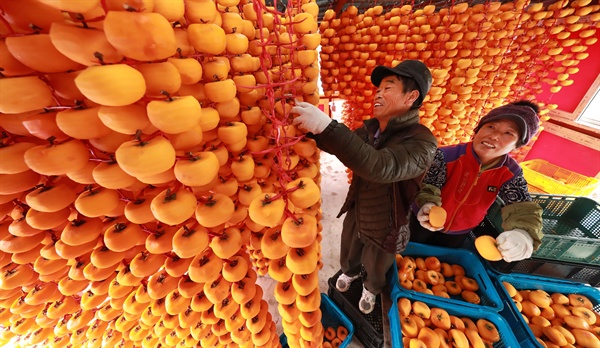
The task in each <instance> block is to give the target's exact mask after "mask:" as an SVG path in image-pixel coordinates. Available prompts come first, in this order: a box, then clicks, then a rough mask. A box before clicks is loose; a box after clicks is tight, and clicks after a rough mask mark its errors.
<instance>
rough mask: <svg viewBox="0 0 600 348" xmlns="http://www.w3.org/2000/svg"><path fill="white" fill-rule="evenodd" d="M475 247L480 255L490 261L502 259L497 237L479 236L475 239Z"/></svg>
mask: <svg viewBox="0 0 600 348" xmlns="http://www.w3.org/2000/svg"><path fill="white" fill-rule="evenodd" d="M475 248H476V249H477V252H479V255H481V257H483V258H484V259H486V260H489V261H500V260H502V254H501V253H500V251H499V250H498V247H497V246H496V238H494V237H492V236H488V235H484V236H479V237H477V239H475Z"/></svg>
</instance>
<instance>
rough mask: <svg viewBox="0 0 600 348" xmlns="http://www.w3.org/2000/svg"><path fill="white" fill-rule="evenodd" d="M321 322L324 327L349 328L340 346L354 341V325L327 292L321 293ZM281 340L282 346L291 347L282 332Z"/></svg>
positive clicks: (343, 346) (342, 347)
mask: <svg viewBox="0 0 600 348" xmlns="http://www.w3.org/2000/svg"><path fill="white" fill-rule="evenodd" d="M320 308H321V314H322V317H321V323H322V324H323V329H326V328H327V327H333V328H337V327H338V326H343V327H345V328H346V329H348V336H347V337H346V339H345V340H344V341H343V342H342V343H341V344H340V346H339V347H340V348H345V347H346V346H348V344H350V342H352V337H353V336H354V325H353V324H352V322H351V321H350V319H348V317H347V316H346V315H345V314H344V313H343V312H342V311H341V310H340V309H339V308H338V306H336V304H335V303H334V302H333V301H332V300H331V299H330V298H329V296H327V295H326V294H323V293H321V307H320ZM279 342H281V346H282V347H284V348H285V347H289V346H288V342H287V337H286V336H285V334H281V335H280V336H279Z"/></svg>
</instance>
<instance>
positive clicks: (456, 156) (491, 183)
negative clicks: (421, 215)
mask: <svg viewBox="0 0 600 348" xmlns="http://www.w3.org/2000/svg"><path fill="white" fill-rule="evenodd" d="M441 150H442V151H443V152H444V158H445V161H446V168H447V173H448V174H447V177H446V183H445V184H444V186H443V187H442V207H444V209H445V210H446V212H447V213H448V218H447V220H446V232H447V233H449V234H462V233H467V232H469V231H471V230H472V229H473V228H474V227H476V226H477V225H479V223H481V221H483V219H484V217H485V215H486V213H487V210H488V209H489V208H490V206H491V205H492V204H493V203H494V200H495V199H496V196H498V192H499V191H500V188H501V187H502V185H503V184H504V183H506V182H507V181H509V180H511V179H512V178H514V177H515V174H517V173H520V171H521V168H520V167H519V165H518V163H517V162H516V161H515V160H513V159H512V158H510V157H508V156H505V158H504V159H501V160H500V162H499V163H497V164H496V165H495V166H494V167H492V168H489V169H486V170H485V171H483V172H480V171H481V163H480V162H479V160H478V159H477V157H476V155H475V152H474V151H473V145H472V143H466V144H459V145H456V146H451V147H447V148H441Z"/></svg>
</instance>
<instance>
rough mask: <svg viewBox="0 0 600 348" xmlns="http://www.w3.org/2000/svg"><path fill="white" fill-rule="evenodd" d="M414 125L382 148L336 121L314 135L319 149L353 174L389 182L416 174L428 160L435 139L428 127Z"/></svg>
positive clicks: (432, 150)
mask: <svg viewBox="0 0 600 348" xmlns="http://www.w3.org/2000/svg"><path fill="white" fill-rule="evenodd" d="M417 129H418V130H417V132H416V133H415V134H414V136H411V137H410V138H409V139H407V140H406V141H402V142H400V143H397V144H392V145H390V146H388V147H386V148H382V149H375V148H374V147H372V146H371V145H369V144H367V143H365V141H364V140H363V139H361V138H360V137H359V136H358V135H357V134H355V133H354V132H352V131H351V130H350V129H348V127H346V126H345V125H343V124H341V123H338V122H336V121H332V122H331V123H330V124H329V126H327V128H326V129H325V131H323V132H322V133H321V134H318V135H314V136H313V137H314V139H315V140H316V141H317V146H318V147H319V148H320V149H322V150H324V151H326V152H329V153H330V154H332V155H334V156H336V157H337V158H338V159H339V160H340V161H341V162H342V163H343V164H344V165H345V166H346V167H348V168H350V169H351V170H352V171H353V172H354V174H356V175H358V176H360V177H361V178H363V179H365V180H368V181H372V182H378V183H392V182H396V181H402V180H408V179H412V178H416V177H418V176H419V175H422V174H423V173H424V172H425V170H427V168H428V167H429V165H430V164H431V161H432V159H433V156H434V155H435V150H436V149H437V140H436V139H435V137H434V136H433V134H431V132H430V131H429V130H426V131H423V128H421V127H417Z"/></svg>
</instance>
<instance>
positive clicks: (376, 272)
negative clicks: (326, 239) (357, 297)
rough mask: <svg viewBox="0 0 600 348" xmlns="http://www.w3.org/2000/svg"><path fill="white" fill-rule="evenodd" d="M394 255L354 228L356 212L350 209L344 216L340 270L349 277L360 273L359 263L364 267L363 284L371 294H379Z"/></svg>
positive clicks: (384, 283)
mask: <svg viewBox="0 0 600 348" xmlns="http://www.w3.org/2000/svg"><path fill="white" fill-rule="evenodd" d="M394 260H395V255H394V254H390V253H387V252H385V251H383V250H382V249H381V248H380V247H378V246H377V245H376V244H375V243H373V242H372V241H371V240H369V239H368V238H366V237H364V236H361V235H360V234H359V233H358V231H357V229H356V214H355V212H354V209H350V210H349V211H348V212H347V213H346V216H345V217H344V224H343V228H342V245H341V248H340V265H341V267H342V272H344V274H345V275H347V276H349V277H353V276H356V275H358V274H360V271H361V265H362V266H363V267H364V268H365V271H366V273H367V274H366V276H365V278H364V286H365V288H367V290H369V291H370V292H372V293H373V294H375V295H377V294H379V293H380V292H381V291H382V290H383V288H384V287H385V285H386V277H385V274H386V273H387V270H388V269H389V268H390V267H391V266H392V264H393V263H394Z"/></svg>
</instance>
